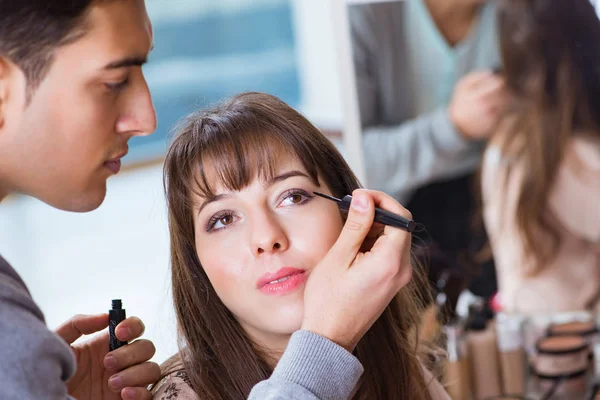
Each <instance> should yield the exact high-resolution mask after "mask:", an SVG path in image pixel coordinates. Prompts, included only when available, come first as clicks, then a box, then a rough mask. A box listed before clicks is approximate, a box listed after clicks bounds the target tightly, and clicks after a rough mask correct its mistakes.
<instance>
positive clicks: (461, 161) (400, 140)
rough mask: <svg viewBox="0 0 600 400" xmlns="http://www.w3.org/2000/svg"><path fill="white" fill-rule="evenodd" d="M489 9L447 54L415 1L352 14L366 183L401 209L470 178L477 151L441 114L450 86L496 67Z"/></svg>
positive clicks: (494, 34)
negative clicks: (430, 187) (440, 185)
mask: <svg viewBox="0 0 600 400" xmlns="http://www.w3.org/2000/svg"><path fill="white" fill-rule="evenodd" d="M495 13H496V8H495V4H494V2H493V1H489V2H487V3H486V4H485V5H483V6H482V8H481V11H480V13H479V17H478V23H477V24H476V26H475V27H474V28H473V29H472V31H471V32H470V34H469V35H468V37H467V38H465V39H464V40H463V42H461V43H459V44H457V45H456V46H454V47H452V46H450V45H448V43H447V42H446V41H445V39H444V38H443V36H442V35H441V34H440V33H439V31H438V30H437V26H436V25H435V23H434V22H433V20H432V18H431V16H430V15H429V13H428V11H427V9H426V6H425V5H424V4H423V2H422V0H407V1H399V2H387V3H375V4H366V5H365V4H361V5H354V6H351V7H350V9H349V18H350V26H351V35H352V44H353V48H352V50H353V57H354V66H355V70H356V84H357V90H358V97H359V105H360V116H361V122H362V124H363V128H364V132H363V133H364V134H363V151H364V155H365V166H366V173H367V181H368V184H369V187H371V188H372V189H377V190H382V191H384V192H387V193H389V194H390V195H392V196H394V197H395V198H396V199H397V200H398V201H400V202H404V203H406V202H407V201H408V200H410V197H411V196H412V193H413V191H414V190H416V189H417V188H419V187H420V186H423V185H426V184H428V183H431V182H433V181H436V180H442V179H447V178H453V177H457V176H460V175H463V174H465V173H467V172H470V171H472V170H474V168H475V167H476V166H477V165H478V163H479V159H480V156H481V151H482V144H481V143H476V142H469V141H466V140H464V139H463V138H462V137H461V135H460V134H459V132H458V131H457V130H456V129H455V127H454V126H453V124H452V123H451V121H450V119H449V115H448V112H447V106H448V102H449V100H450V97H451V95H452V91H453V88H454V85H455V83H456V82H457V81H458V80H459V79H460V78H461V77H462V76H464V75H466V74H467V73H469V72H471V71H473V70H477V69H491V68H494V67H497V66H499V65H500V60H499V51H498V40H497V30H496V20H495Z"/></svg>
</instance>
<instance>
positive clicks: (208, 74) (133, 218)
mask: <svg viewBox="0 0 600 400" xmlns="http://www.w3.org/2000/svg"><path fill="white" fill-rule="evenodd" d="M592 1H593V3H594V4H595V5H596V7H597V9H598V7H599V6H600V0H592ZM146 2H147V6H148V11H149V14H150V18H151V20H152V22H153V26H154V38H155V47H154V50H153V52H152V54H151V56H150V60H149V63H148V64H147V65H146V66H144V71H145V74H146V78H147V81H148V84H149V86H150V90H151V92H152V95H153V98H154V105H155V107H156V110H157V115H158V129H157V131H156V132H155V134H153V135H151V136H148V137H143V138H134V139H133V140H132V141H131V142H130V153H129V155H128V156H127V157H126V159H124V168H123V170H122V172H121V173H120V174H119V175H118V176H116V177H113V178H111V179H110V180H109V181H108V195H107V198H106V200H105V202H104V204H103V205H102V206H101V207H100V208H99V209H98V210H96V211H94V212H91V213H87V214H74V213H65V212H62V211H58V210H55V209H53V208H51V207H49V206H47V205H45V204H43V203H41V202H39V201H37V200H34V199H31V198H29V197H25V196H12V197H9V198H7V199H6V200H5V201H4V202H3V203H2V204H0V226H2V227H3V228H4V229H1V230H0V254H2V255H3V256H4V257H5V258H6V259H7V260H8V261H9V262H10V263H11V264H12V265H13V266H14V267H15V269H16V270H17V271H18V272H19V273H20V274H21V275H22V276H23V278H24V280H25V282H26V283H27V285H28V286H29V289H30V291H31V292H32V295H33V298H34V299H35V300H36V301H37V303H38V304H39V305H40V306H41V308H42V311H43V312H44V313H45V315H46V319H47V324H48V325H49V327H50V328H55V327H57V326H58V325H59V324H60V323H61V322H63V321H65V320H66V319H68V318H69V317H71V316H72V315H74V314H77V313H86V314H91V313H100V312H106V311H108V309H109V307H110V304H111V300H112V299H115V298H119V299H122V301H123V306H124V308H125V309H126V310H127V314H128V316H132V315H135V316H138V317H140V318H141V319H142V320H143V321H144V322H145V324H146V334H145V336H146V337H147V338H149V339H151V340H153V341H154V343H155V344H156V347H157V353H156V356H155V358H154V360H155V361H157V362H159V363H160V362H162V361H164V360H165V359H166V358H167V357H169V356H170V355H172V354H173V353H174V352H175V351H176V350H177V342H176V323H175V318H174V313H173V310H172V301H171V294H170V273H169V241H168V239H169V238H168V229H167V221H166V206H165V202H164V195H163V188H162V175H161V174H162V160H163V156H164V153H165V151H166V148H167V145H168V141H169V131H170V128H171V127H172V126H173V124H174V123H176V122H177V120H178V119H179V118H181V117H182V116H184V115H186V114H188V113H189V112H190V111H193V110H195V109H198V108H202V107H206V106H208V105H210V104H213V103H214V102H217V101H219V100H222V99H224V98H226V97H228V96H230V95H233V94H235V93H239V92H243V91H263V92H269V93H272V94H274V95H276V96H279V97H281V98H282V99H283V100H284V101H286V102H287V103H289V104H290V105H292V106H293V107H295V108H296V109H298V110H299V111H300V112H302V113H303V114H304V115H305V116H307V117H308V118H309V119H310V120H311V121H312V122H313V123H314V124H315V125H317V127H319V128H321V129H323V130H325V131H328V132H335V131H342V130H344V127H345V126H348V125H347V121H345V116H344V115H343V114H344V113H343V110H344V109H345V105H347V101H348V99H346V98H344V97H343V96H344V94H346V93H348V92H347V91H345V90H344V87H345V86H344V85H346V84H347V83H348V82H347V81H346V80H342V79H340V76H343V74H342V75H340V71H343V70H344V63H348V62H349V60H348V59H346V58H344V57H339V54H340V52H339V43H338V42H336V41H339V36H337V33H336V31H335V24H334V23H333V21H334V20H335V17H336V14H335V12H334V6H332V4H334V3H335V2H334V1H317V0H219V1H198V0H171V1H168V2H167V1H164V0H147V1H146ZM357 2H358V1H353V3H357ZM360 3H365V1H360ZM366 3H368V2H366ZM337 16H339V15H337ZM352 101H356V99H353V100H352ZM73 167H74V168H76V167H77V166H73ZM492 273H493V272H492Z"/></svg>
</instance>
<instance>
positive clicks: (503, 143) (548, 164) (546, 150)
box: [482, 0, 600, 313]
mask: <svg viewBox="0 0 600 400" xmlns="http://www.w3.org/2000/svg"><path fill="white" fill-rule="evenodd" d="M498 8H499V10H498V12H499V16H498V18H499V19H498V22H499V30H500V37H501V52H502V58H503V64H504V68H505V69H504V75H505V80H506V85H507V87H508V89H509V90H510V91H511V92H512V94H513V95H514V97H515V98H516V101H515V104H514V106H513V107H512V109H511V110H510V111H509V112H508V114H507V115H506V117H505V118H504V119H503V121H502V123H501V124H500V126H499V129H498V131H497V133H496V135H495V137H494V138H493V140H492V142H491V145H490V146H489V148H488V149H487V151H486V153H485V157H484V162H483V171H482V187H483V201H484V220H485V226H486V229H487V232H488V234H489V237H490V243H491V248H492V251H493V255H494V259H495V261H496V268H497V274H498V283H499V291H500V298H501V302H502V305H503V307H504V309H505V310H506V311H508V312H523V313H534V312H556V311H565V310H581V309H585V308H596V307H597V305H598V302H599V300H600V297H599V295H600V107H599V105H600V69H599V66H600V40H599V38H600V21H599V20H598V17H597V16H596V13H595V10H594V8H593V7H592V5H591V3H590V2H589V0H573V1H568V2H564V1H544V0H503V1H501V2H499V4H498Z"/></svg>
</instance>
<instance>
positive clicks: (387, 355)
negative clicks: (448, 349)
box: [155, 93, 446, 399]
mask: <svg viewBox="0 0 600 400" xmlns="http://www.w3.org/2000/svg"><path fill="white" fill-rule="evenodd" d="M164 175H165V182H166V192H167V199H168V208H169V225H170V230H171V247H172V251H171V254H172V256H171V262H172V268H173V282H172V283H173V296H174V303H175V309H176V313H177V319H178V325H179V333H180V339H181V346H180V351H179V353H178V354H177V355H175V356H174V357H173V358H172V359H171V360H170V361H169V362H168V363H167V365H165V366H164V369H163V371H164V374H165V375H167V377H166V379H165V380H163V382H162V383H161V384H159V386H158V388H157V389H156V394H155V399H167V398H168V399H171V398H180V399H182V398H184V399H245V398H247V396H248V394H249V393H250V391H251V389H252V387H253V386H254V385H256V384H257V383H259V382H261V381H264V380H267V378H269V376H271V374H273V375H275V374H278V377H281V376H282V373H281V368H282V367H281V363H283V362H284V361H283V359H282V353H284V350H285V353H284V354H283V358H286V357H287V358H288V360H289V357H288V351H290V349H289V347H290V346H292V341H293V340H294V336H295V335H298V332H297V331H299V330H300V332H302V331H304V332H306V331H312V332H317V333H319V332H323V329H320V327H319V326H318V324H323V323H325V322H326V321H338V319H339V318H340V317H341V316H343V314H344V312H335V311H331V310H330V309H329V308H328V306H329V303H328V302H325V303H323V302H320V301H318V298H317V297H316V296H317V294H319V293H321V294H323V293H324V294H326V295H327V296H329V295H330V294H331V296H334V295H335V294H337V293H339V292H341V291H343V290H344V284H343V282H341V281H338V279H334V278H331V277H328V276H327V275H324V274H326V273H328V272H329V271H332V270H333V271H335V268H337V267H338V266H337V264H340V263H342V264H343V259H344V258H345V257H346V258H347V257H348V254H346V253H344V252H339V251H337V250H339V246H338V245H339V243H340V240H342V238H343V236H344V235H345V234H348V233H350V232H353V231H357V230H359V228H360V227H359V225H360V224H356V223H355V222H356V221H354V220H353V218H354V215H353V213H355V211H354V210H353V209H352V208H351V211H350V213H349V215H348V217H347V218H348V221H349V222H352V224H349V223H346V225H345V227H344V228H343V226H344V217H343V216H342V215H341V214H340V211H339V209H338V207H337V205H336V204H335V203H333V202H331V201H329V200H326V199H322V198H320V197H317V196H315V195H314V194H313V192H314V191H317V192H322V193H325V194H329V195H333V196H336V197H342V196H344V195H346V194H349V193H353V194H354V195H355V197H354V199H353V204H355V205H356V204H357V203H358V198H359V197H363V198H364V199H365V200H368V201H369V203H370V204H371V206H372V205H373V204H377V205H378V206H380V207H383V208H386V209H388V210H390V211H393V212H397V213H405V214H406V211H405V210H404V209H403V208H402V207H401V206H400V205H399V204H398V203H396V202H395V201H394V200H393V199H391V198H390V197H389V196H387V195H384V194H383V193H378V192H369V191H363V190H355V189H357V188H359V187H360V185H359V183H358V181H357V179H356V177H355V176H354V174H353V173H352V171H351V170H350V168H349V167H348V165H347V164H346V162H345V161H344V160H343V158H342V157H341V155H340V154H339V153H338V151H337V150H336V149H335V147H334V146H333V145H332V144H331V143H330V142H329V141H328V140H327V139H326V138H325V137H324V136H323V135H322V134H321V133H320V132H319V131H318V130H317V129H316V128H315V127H314V126H312V125H311V124H310V123H309V122H308V121H307V120H306V119H305V118H303V117H302V116H301V115H299V114H298V113H297V112H296V111H294V110H293V109H292V108H290V107H289V106H287V105H286V104H284V103H283V102H281V101H280V100H278V99H276V98H274V97H272V96H269V95H265V94H257V93H248V94H243V95H240V96H238V97H236V98H234V99H233V100H231V101H230V102H228V103H226V104H224V105H222V106H220V107H218V108H216V109H214V110H210V111H206V112H201V113H197V114H193V115H191V116H190V117H189V118H188V119H187V120H186V121H185V122H184V123H183V125H182V126H181V127H180V128H179V132H178V135H177V137H176V139H175V141H174V143H173V144H172V146H171V148H170V150H169V152H168V155H167V159H166V162H165V173H164ZM364 195H367V196H366V197H365V196H364ZM369 199H372V200H369ZM373 201H374V203H373ZM369 218H370V221H371V222H372V218H373V215H372V214H370V215H369ZM370 225H371V224H370V223H369V224H368V226H370ZM340 232H341V234H340ZM365 233H366V231H365ZM338 237H339V238H338ZM363 238H364V236H363ZM398 238H409V235H407V234H406V232H403V231H400V230H398V229H395V228H391V227H385V228H383V227H382V226H378V227H377V226H374V227H373V229H371V231H370V233H369V235H368V236H367V237H366V239H365V240H364V242H363V240H362V239H361V240H360V241H359V242H357V243H358V244H359V245H360V243H362V248H361V249H360V252H359V253H358V254H357V255H356V257H355V256H354V255H353V254H350V259H351V260H353V261H351V262H352V265H351V266H350V268H349V269H345V270H344V271H347V272H348V274H349V275H350V277H351V279H352V280H353V281H354V282H355V283H356V285H355V288H356V289H354V290H353V291H350V292H348V293H347V296H348V298H354V299H355V300H356V302H355V303H352V306H351V307H349V309H351V310H350V311H352V312H356V314H355V315H356V316H357V318H355V319H354V320H348V321H347V323H346V324H342V323H339V324H337V329H339V330H340V332H342V335H341V336H342V337H343V336H344V334H346V333H347V332H348V334H350V333H349V332H351V331H352V330H353V325H354V324H355V323H357V324H359V318H358V316H361V315H364V314H369V315H367V317H368V318H370V319H372V320H371V322H370V324H368V325H369V326H368V327H367V328H369V327H370V328H369V329H368V331H367V332H364V331H363V332H362V333H361V334H360V335H359V337H357V338H356V339H352V340H349V341H343V340H342V341H339V340H338V341H337V342H338V344H340V345H341V346H342V347H344V348H345V349H346V350H347V351H346V350H344V352H345V353H347V354H348V356H350V357H352V358H354V357H353V356H351V355H350V353H349V352H352V353H353V354H354V355H355V356H356V358H357V359H358V360H359V361H360V364H362V366H363V367H364V373H363V375H362V376H361V377H360V380H359V381H358V383H356V382H353V383H352V385H351V386H350V388H349V390H347V392H346V394H345V396H344V398H348V397H352V398H356V399H375V398H393V399H430V398H434V399H437V398H446V397H445V392H444V391H443V389H441V387H440V386H439V384H438V383H437V382H436V381H434V380H433V379H432V378H431V375H430V374H428V373H427V372H424V369H423V368H422V367H421V364H420V363H419V361H418V359H417V350H416V349H417V341H416V338H415V337H414V336H415V334H416V331H417V326H416V324H417V322H418V318H419V310H420V308H421V306H420V304H419V303H418V300H417V299H418V298H419V296H417V291H418V289H419V288H418V280H415V279H413V280H412V281H411V282H410V283H409V281H410V268H408V270H409V273H408V274H406V269H405V271H404V272H402V270H400V275H399V277H398V278H394V279H389V277H388V276H385V275H384V276H382V277H380V278H377V279H378V281H377V282H376V285H374V286H372V287H367V281H368V280H369V279H368V278H369V277H370V276H377V275H378V274H379V270H380V268H381V269H384V268H386V265H385V264H386V263H387V262H388V261H389V260H390V259H399V258H401V260H400V261H401V263H403V264H404V265H408V266H410V260H409V259H408V258H409V256H408V253H409V252H408V251H402V250H403V248H402V247H395V246H391V247H390V246H388V243H392V242H394V241H396V240H397V239H398ZM408 242H409V241H405V242H404V243H405V244H406V245H408ZM374 243H375V244H374ZM358 247H359V246H357V247H356V249H355V250H354V251H358V250H359V249H358ZM386 248H388V249H389V251H387V253H385V254H382V252H381V250H382V249H386ZM404 250H408V249H407V248H406V247H405V248H404ZM378 254H382V255H383V256H382V257H380V258H378V259H377V258H373V257H379V256H378ZM369 260H373V261H369ZM363 261H364V262H367V263H370V264H369V265H368V266H365V267H368V269H367V270H366V271H367V274H366V275H358V274H359V271H360V269H356V268H360V267H359V266H357V263H361V262H363ZM324 264H326V265H324ZM354 271H356V275H352V274H353V272H354ZM309 275H310V276H309ZM365 278H367V279H365ZM393 280H397V283H396V284H395V286H393V287H392V288H390V289H389V293H391V295H390V297H388V298H385V301H384V302H382V303H381V304H382V307H381V309H380V310H379V311H378V312H377V313H375V314H376V315H374V316H373V317H372V318H371V316H370V314H371V313H370V312H366V311H365V312H362V311H361V310H360V308H361V307H363V306H364V305H365V303H368V302H370V301H371V299H376V298H379V297H380V295H381V293H383V292H385V291H386V289H385V288H386V287H387V286H389V284H388V282H389V281H393ZM319 284H323V285H324V286H321V287H320V288H319V290H318V291H315V290H314V289H315V288H316V287H317V286H318V285H319ZM315 285H317V286H315ZM402 286H405V287H404V288H403V289H402V290H401V291H399V289H400V288H401V287H402ZM419 293H421V294H422V292H419ZM392 299H393V301H391V302H390V300H392ZM315 309H317V310H319V309H320V310H321V312H320V313H318V314H314V312H313V310H315ZM365 310H366V309H365ZM381 311H383V313H382V314H381ZM380 314H381V316H379V315H380ZM338 322H339V321H338ZM315 324H317V325H315ZM371 325H372V326H371ZM325 331H329V333H330V331H331V330H330V329H325ZM364 333H366V334H364ZM363 334H364V336H363ZM323 336H325V337H327V336H328V335H327V332H325V334H324V335H323ZM334 336H335V335H334ZM330 337H331V336H330ZM361 337H362V339H361ZM290 338H291V339H290ZM334 341H335V340H334ZM286 347H287V349H286ZM309 350H310V349H309ZM330 361H331V362H330V363H329V364H328V366H326V367H324V368H323V369H321V370H319V371H317V374H318V375H327V374H328V373H329V369H335V368H337V365H338V364H337V361H336V360H334V359H332V360H330ZM356 362H358V361H356ZM286 368H287V367H286ZM304 373H306V374H310V373H314V371H306V372H303V374H304ZM288 375H290V374H289V373H288ZM278 379H279V378H278ZM326 382H327V385H328V386H330V387H335V386H336V385H340V382H338V381H335V380H333V381H326ZM304 389H305V388H301V387H298V388H297V390H296V389H295V388H291V389H290V390H291V392H289V393H293V395H294V397H293V398H307V399H313V398H323V397H325V398H339V397H337V396H340V395H337V396H335V395H331V396H330V397H326V396H325V395H319V396H316V395H314V396H313V395H312V394H314V391H315V390H319V388H316V389H314V390H308V391H306V392H304V391H303V390H304ZM254 390H255V391H256V390H257V389H256V388H255V389H254ZM255 391H253V394H255V393H256V392H255ZM311 391H312V392H313V393H312V394H311V393H309V392H311ZM169 396H172V397H169ZM290 396H291V395H290ZM256 397H257V398H266V396H264V397H261V396H258V395H256ZM278 398H284V397H283V396H282V397H278Z"/></svg>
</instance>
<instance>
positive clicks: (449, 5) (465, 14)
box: [423, 0, 481, 46]
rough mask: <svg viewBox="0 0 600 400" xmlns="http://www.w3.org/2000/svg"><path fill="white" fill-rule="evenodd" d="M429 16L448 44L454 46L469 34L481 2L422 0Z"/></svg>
mask: <svg viewBox="0 0 600 400" xmlns="http://www.w3.org/2000/svg"><path fill="white" fill-rule="evenodd" d="M423 1H424V2H425V5H426V6H427V9H428V10H429V14H430V15H431V18H432V19H433V21H434V22H435V24H436V25H437V27H438V30H439V31H440V33H441V34H442V36H444V38H445V39H446V41H447V42H448V44H449V45H451V46H454V45H456V44H457V43H459V42H461V41H462V40H463V39H465V38H466V37H467V35H468V34H469V32H470V30H471V27H472V26H473V24H474V23H475V22H476V20H477V11H478V10H479V7H481V4H479V3H478V2H477V1H471V2H467V1H466V0H423Z"/></svg>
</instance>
